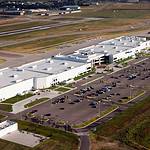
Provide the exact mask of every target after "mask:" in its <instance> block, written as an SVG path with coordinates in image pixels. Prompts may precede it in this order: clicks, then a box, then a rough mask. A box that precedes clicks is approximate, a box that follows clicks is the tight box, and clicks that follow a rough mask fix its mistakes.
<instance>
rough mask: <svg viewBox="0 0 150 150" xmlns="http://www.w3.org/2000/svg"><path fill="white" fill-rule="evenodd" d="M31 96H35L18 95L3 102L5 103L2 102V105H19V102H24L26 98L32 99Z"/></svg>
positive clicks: (29, 94)
mask: <svg viewBox="0 0 150 150" xmlns="http://www.w3.org/2000/svg"><path fill="white" fill-rule="evenodd" d="M31 96H33V94H31V93H28V94H25V95H16V96H14V97H11V98H9V99H6V100H5V101H3V102H1V103H8V104H14V103H17V102H19V101H22V100H24V99H26V98H29V97H31Z"/></svg>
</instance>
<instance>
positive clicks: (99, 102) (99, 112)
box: [98, 100, 102, 118]
mask: <svg viewBox="0 0 150 150" xmlns="http://www.w3.org/2000/svg"><path fill="white" fill-rule="evenodd" d="M101 102H102V100H99V101H98V104H99V109H98V115H99V118H100V117H101Z"/></svg>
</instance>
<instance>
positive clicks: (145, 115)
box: [94, 97, 150, 148]
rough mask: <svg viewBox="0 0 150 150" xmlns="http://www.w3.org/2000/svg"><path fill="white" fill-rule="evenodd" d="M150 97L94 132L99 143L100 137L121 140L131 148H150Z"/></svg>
mask: <svg viewBox="0 0 150 150" xmlns="http://www.w3.org/2000/svg"><path fill="white" fill-rule="evenodd" d="M149 108H150V97H147V98H145V99H144V100H143V101H141V102H139V103H137V104H135V105H134V106H131V107H130V108H128V109H127V110H125V111H124V112H122V113H120V114H119V115H117V116H116V117H114V118H113V119H112V120H110V121H108V122H107V123H105V124H103V125H100V126H98V127H97V130H96V131H95V132H94V135H95V138H96V139H97V142H99V141H100V140H98V139H100V137H101V136H104V137H109V138H112V139H113V140H114V139H115V140H119V141H121V142H123V143H125V144H127V145H129V146H132V147H135V148H138V147H142V146H145V147H147V148H150V116H149V114H150V109H149Z"/></svg>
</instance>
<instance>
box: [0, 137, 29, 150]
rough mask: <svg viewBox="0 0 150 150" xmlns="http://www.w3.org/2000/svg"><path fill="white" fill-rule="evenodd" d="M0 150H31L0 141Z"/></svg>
mask: <svg viewBox="0 0 150 150" xmlns="http://www.w3.org/2000/svg"><path fill="white" fill-rule="evenodd" d="M0 150H31V148H29V147H26V146H23V145H19V144H16V143H13V142H9V141H5V140H2V139H0Z"/></svg>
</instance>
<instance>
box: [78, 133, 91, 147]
mask: <svg viewBox="0 0 150 150" xmlns="http://www.w3.org/2000/svg"><path fill="white" fill-rule="evenodd" d="M80 150H90V141H89V137H88V135H81V136H80Z"/></svg>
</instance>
